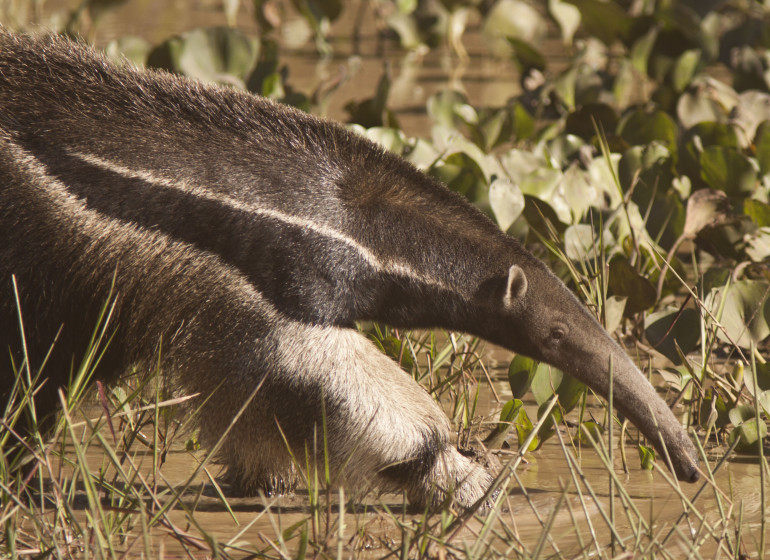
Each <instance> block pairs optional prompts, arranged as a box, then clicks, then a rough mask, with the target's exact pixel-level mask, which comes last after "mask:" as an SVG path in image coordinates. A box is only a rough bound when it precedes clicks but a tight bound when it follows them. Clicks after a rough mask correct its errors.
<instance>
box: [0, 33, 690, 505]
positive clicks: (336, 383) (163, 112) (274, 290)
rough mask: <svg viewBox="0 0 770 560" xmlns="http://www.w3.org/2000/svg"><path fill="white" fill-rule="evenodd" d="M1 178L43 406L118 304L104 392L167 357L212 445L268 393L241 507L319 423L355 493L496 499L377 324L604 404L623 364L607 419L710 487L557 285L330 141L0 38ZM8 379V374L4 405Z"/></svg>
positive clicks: (231, 454)
mask: <svg viewBox="0 0 770 560" xmlns="http://www.w3.org/2000/svg"><path fill="white" fill-rule="evenodd" d="M0 181H1V182H0V236H2V239H3V244H2V245H1V246H0V280H2V282H1V283H0V346H1V347H2V348H3V349H4V350H3V352H5V353H6V354H7V350H6V349H7V348H10V350H11V351H12V352H13V353H14V354H15V355H16V356H17V359H18V356H19V352H20V348H21V336H20V332H19V321H18V316H17V310H16V304H15V301H14V297H13V291H12V283H11V276H12V275H15V278H16V283H17V285H18V286H19V292H20V296H21V312H22V315H23V317H24V321H25V326H26V333H25V334H26V342H27V348H28V351H29V354H30V356H31V362H32V366H33V368H36V367H38V366H39V364H40V362H41V360H42V359H43V357H44V356H45V354H46V352H47V351H48V349H49V347H50V345H51V343H52V342H53V340H54V339H55V338H56V335H57V333H59V332H60V334H59V338H58V340H57V342H56V344H55V345H54V354H53V356H52V357H51V358H49V359H48V362H47V364H46V366H45V369H44V376H45V377H48V379H49V380H48V382H47V383H46V385H45V386H44V387H43V390H42V391H41V393H40V395H39V397H38V399H39V403H40V406H41V407H44V408H52V407H53V405H54V402H55V400H56V390H57V388H58V387H59V386H60V385H63V384H64V383H65V381H66V379H67V377H68V375H69V373H70V368H71V364H72V363H73V359H74V360H77V359H79V356H80V355H82V352H83V351H84V349H85V347H86V346H87V343H88V340H89V338H90V336H91V333H92V329H93V328H94V326H95V324H96V322H97V319H98V315H99V311H100V309H101V308H102V306H103V305H104V303H105V301H106V300H107V299H108V297H109V295H110V293H111V290H112V293H114V294H115V298H116V303H115V316H114V317H113V318H112V324H113V325H115V326H116V334H115V336H114V338H113V340H112V341H111V342H110V345H109V347H108V351H107V355H106V356H105V360H104V363H102V364H101V365H100V368H99V371H100V372H102V373H101V375H108V374H109V373H110V372H121V371H124V370H125V369H126V368H128V367H130V366H131V365H132V364H137V363H144V364H151V363H153V362H154V361H155V360H156V359H157V358H158V356H160V357H161V359H162V364H163V366H164V368H165V369H170V370H173V371H174V372H175V374H176V377H177V379H178V381H179V384H180V387H181V388H182V389H183V390H184V391H186V392H200V393H202V394H203V395H205V398H206V400H205V404H204V405H203V409H202V411H201V414H202V416H201V418H202V419H201V426H202V435H203V438H204V442H206V443H209V444H211V442H213V441H216V440H217V439H218V437H219V436H220V435H221V434H222V432H223V431H224V430H225V429H226V427H227V426H228V424H229V423H230V421H231V419H232V417H233V415H234V414H235V413H236V411H237V410H238V409H239V408H240V407H241V405H242V403H243V402H244V400H245V399H246V398H247V397H248V396H249V395H250V394H251V393H253V391H254V389H255V387H256V386H257V385H258V384H259V383H262V386H261V388H260V390H259V391H257V393H256V396H255V397H254V401H253V402H252V403H251V404H250V405H249V407H248V409H247V411H246V413H245V414H244V416H243V417H242V418H241V420H240V421H239V422H238V423H237V424H236V426H235V429H234V430H233V431H232V432H231V433H230V435H229V436H228V438H227V440H226V443H225V445H224V447H223V448H222V450H221V453H220V455H221V458H222V460H223V461H224V462H225V463H226V464H227V465H228V467H229V472H230V475H231V479H232V480H233V481H234V482H236V483H237V484H239V485H240V486H241V487H242V489H244V490H247V491H249V490H251V491H253V490H257V489H264V490H270V489H276V488H278V489H281V488H282V487H283V486H285V485H287V484H291V482H292V469H291V466H290V460H289V455H288V453H287V451H286V442H284V440H283V436H282V435H281V432H282V433H283V434H284V435H285V436H286V439H287V441H288V443H289V444H290V445H291V447H292V448H293V449H295V450H299V451H300V452H304V449H305V444H306V443H307V442H311V441H312V440H313V438H314V436H315V437H316V438H317V439H320V438H322V437H323V436H322V434H321V429H320V426H321V417H322V410H323V413H324V414H325V415H326V422H327V438H328V447H329V450H330V455H331V462H332V466H333V467H334V468H335V469H337V470H341V469H342V468H343V465H345V466H344V471H345V472H344V473H343V478H344V479H347V480H348V481H352V482H353V483H355V484H359V483H361V482H363V481H367V482H368V483H371V484H376V485H380V486H382V485H385V486H398V487H403V488H406V489H407V490H408V492H409V495H410V499H411V500H412V501H413V502H415V503H417V504H425V503H428V502H432V503H434V504H436V503H438V502H440V501H441V500H442V499H443V497H444V494H443V492H444V491H452V492H454V493H455V499H456V500H457V501H458V502H459V503H461V504H464V505H470V504H472V503H473V502H474V501H475V500H476V499H478V498H479V497H480V496H481V495H482V494H483V492H484V490H485V489H486V487H487V486H488V484H489V482H490V480H491V478H490V477H489V475H488V474H487V473H486V472H485V471H484V470H483V469H481V467H479V466H477V465H475V464H474V463H472V462H470V461H469V460H468V459H466V458H464V457H462V456H461V455H460V454H459V453H458V452H457V451H456V450H455V449H454V448H453V447H452V446H451V445H449V442H448V439H449V426H448V422H447V419H446V418H445V416H444V415H443V414H442V412H441V410H440V409H439V407H438V406H437V405H436V404H435V403H434V402H433V400H432V399H431V398H430V397H429V396H428V395H427V394H426V393H425V392H424V391H422V389H421V388H420V387H419V386H418V385H417V384H416V383H414V382H413V381H412V380H411V379H409V377H408V376H407V375H406V374H404V373H403V372H401V371H400V370H399V368H398V367H397V366H396V365H395V364H394V363H393V362H392V361H390V360H388V359H387V358H385V357H384V356H383V355H382V354H380V353H379V352H378V351H377V350H376V349H375V348H374V346H373V345H372V344H371V343H369V342H367V341H366V340H365V338H364V337H363V336H362V335H360V334H359V333H357V332H356V331H355V329H354V323H355V321H359V320H369V319H373V320H378V321H383V322H385V323H388V324H391V325H393V326H398V327H409V328H414V327H434V326H441V327H446V328H450V329H456V330H461V331H466V332H470V333H473V334H476V335H479V336H481V337H484V338H486V339H488V340H491V341H493V342H496V343H498V344H501V345H503V346H506V347H508V348H511V349H513V350H515V351H519V352H522V353H525V354H528V355H530V356H533V357H535V358H538V359H542V360H545V361H548V362H549V363H552V364H554V365H556V366H558V367H561V368H562V369H564V370H565V371H567V372H569V373H572V374H573V375H575V376H577V377H578V378H580V379H582V380H583V381H585V382H587V383H588V384H589V385H590V386H592V387H593V388H594V389H596V390H597V391H598V392H599V393H602V394H606V393H607V387H608V374H607V371H608V364H609V362H610V361H611V360H612V362H613V367H614V371H615V383H614V387H615V399H614V402H615V404H616V405H617V406H618V408H619V409H620V410H621V411H622V412H623V413H624V414H626V416H628V417H629V418H630V419H631V420H632V421H633V422H634V423H636V425H637V426H638V427H639V428H640V429H641V430H642V431H643V432H644V433H645V435H647V436H648V437H649V438H651V439H652V440H653V442H654V443H655V444H656V445H657V446H658V448H659V449H660V448H661V445H660V440H661V438H660V437H659V436H658V430H657V428H656V424H657V425H659V426H660V433H661V434H662V440H663V441H664V442H665V446H666V448H667V450H668V453H669V454H670V456H671V459H672V463H673V466H674V468H675V469H676V470H677V472H678V474H679V475H680V476H682V477H684V478H687V479H691V478H693V476H694V475H695V470H694V469H695V459H694V450H693V447H692V444H691V443H690V441H689V439H688V438H687V437H686V435H685V434H684V431H683V430H682V429H681V427H680V426H679V424H678V423H677V421H676V419H675V418H674V417H673V415H672V414H671V412H670V411H669V410H668V408H667V407H666V406H665V403H663V402H662V400H661V399H660V398H659V397H658V396H657V395H656V394H655V391H654V390H653V389H652V387H651V386H650V385H649V384H648V383H647V381H646V380H645V378H644V377H643V376H642V375H641V373H640V372H639V371H638V370H637V369H636V368H635V367H634V366H633V364H632V363H631V362H630V361H629V360H628V358H627V357H626V356H625V354H624V353H623V352H622V350H621V349H620V348H619V347H618V346H617V345H616V344H615V343H614V342H612V340H611V339H610V337H609V336H608V335H607V334H606V333H605V331H604V330H603V329H602V328H601V327H600V326H599V325H598V324H597V323H596V321H594V320H593V319H592V318H591V317H590V315H589V314H588V313H587V312H586V311H585V310H584V309H583V307H582V306H581V305H580V304H579V303H578V302H577V301H576V300H575V298H574V297H573V296H572V295H571V293H570V292H569V291H568V290H567V289H566V288H565V287H564V285H563V284H562V283H561V282H560V281H558V280H557V279H556V278H555V277H554V276H553V275H552V274H551V273H550V272H548V270H547V269H546V268H545V267H544V266H543V265H542V264H541V263H540V262H539V261H538V260H536V259H535V258H534V257H533V256H532V255H530V254H529V253H528V252H527V251H526V250H525V249H523V248H522V247H521V246H520V245H519V244H518V243H517V242H516V241H515V240H513V239H512V238H510V237H508V236H506V235H505V234H503V233H502V232H500V231H499V229H498V228H497V227H496V226H495V225H494V224H493V223H492V222H491V221H489V220H488V219H487V218H486V217H485V216H483V215H482V214H481V213H480V212H478V211H477V210H476V209H474V208H473V207H472V206H471V205H470V204H468V203H467V202H466V201H465V200H463V199H462V198H460V197H459V196H456V195H455V194H453V193H451V192H449V191H448V190H447V189H446V188H444V187H443V186H441V185H440V184H438V183H437V182H435V181H433V180H432V179H429V178H427V177H426V176H424V175H423V174H421V173H420V172H418V171H417V170H416V169H414V168H413V167H412V166H411V165H409V164H408V163H406V162H405V161H403V160H401V159H399V158H397V157H395V156H393V155H391V154H388V153H386V152H384V151H383V150H381V149H380V148H379V147H377V146H375V145H374V144H372V143H370V142H368V141H366V140H364V139H362V138H360V137H358V136H356V135H355V134H353V133H351V132H348V131H346V130H345V129H344V128H342V127H340V126H338V125H336V124H333V123H330V122H326V121H322V120H319V119H316V118H314V117H311V116H308V115H306V114H303V113H301V112H298V111H295V110H292V109H289V108H286V107H283V106H280V105H277V104H275V103H272V102H270V101H267V100H264V99H261V98H258V97H255V96H252V95H249V94H245V93H242V92H238V91H234V90H229V89H223V88H218V87H213V86H206V85H201V84H198V83H195V82H191V81H188V80H185V79H181V78H178V77H174V76H171V75H168V74H165V73H152V72H141V71H137V70H134V69H131V68H118V67H116V66H114V65H113V64H111V63H110V62H108V61H106V59H104V58H103V57H101V56H100V55H98V54H95V53H94V52H93V51H91V50H89V49H87V48H84V47H81V46H78V45H76V44H73V43H71V42H68V41H66V40H63V39H57V38H44V39H31V38H28V37H20V36H15V35H11V34H4V33H0ZM113 279H114V288H113V287H112V283H113ZM161 341H162V342H161ZM9 361H10V360H9V359H6V360H4V362H9ZM9 372H10V367H9V365H8V364H7V363H0V375H3V376H4V377H2V387H1V388H2V389H3V390H4V391H6V392H7V390H8V387H9V386H10V385H11V384H12V383H13V379H12V377H11V374H10V373H9ZM322 399H323V401H324V403H323V406H322V405H321V400H322ZM277 426H280V430H279V429H278V427H277ZM436 489H437V491H436ZM434 491H435V494H433V492H434ZM430 496H433V497H432V498H431V497H430Z"/></svg>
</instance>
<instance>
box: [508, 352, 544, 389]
mask: <svg viewBox="0 0 770 560" xmlns="http://www.w3.org/2000/svg"><path fill="white" fill-rule="evenodd" d="M537 367H538V362H536V361H535V360H533V359H532V358H528V357H527V356H519V355H517V356H516V357H514V358H513V360H511V365H510V366H508V383H509V385H510V386H511V392H512V393H513V397H514V398H516V399H520V398H522V397H523V396H524V395H525V394H526V393H527V391H529V387H530V385H531V384H532V378H533V377H534V376H535V372H536V371H537Z"/></svg>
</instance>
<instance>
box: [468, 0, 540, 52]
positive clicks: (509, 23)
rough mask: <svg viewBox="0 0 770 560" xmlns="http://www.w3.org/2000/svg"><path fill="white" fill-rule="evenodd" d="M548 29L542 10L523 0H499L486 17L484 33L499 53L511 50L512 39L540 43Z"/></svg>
mask: <svg viewBox="0 0 770 560" xmlns="http://www.w3.org/2000/svg"><path fill="white" fill-rule="evenodd" d="M546 31H547V24H546V22H545V20H544V19H543V16H542V15H540V12H538V11H537V10H536V9H534V8H533V7H532V6H530V5H529V4H528V3H527V2H523V1H522V0H498V1H497V2H495V4H494V5H493V6H492V8H491V9H490V10H489V12H487V14H486V16H485V17H484V24H483V35H484V37H485V38H486V39H487V40H488V41H489V42H490V43H491V46H492V50H493V51H495V52H497V53H498V54H502V53H504V52H506V51H509V50H510V44H511V43H510V42H509V41H510V39H515V40H519V41H523V42H525V43H529V44H530V45H533V44H538V43H539V42H540V40H541V39H542V38H543V37H545V34H546Z"/></svg>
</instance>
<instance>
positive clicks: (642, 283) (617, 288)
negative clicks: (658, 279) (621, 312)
mask: <svg viewBox="0 0 770 560" xmlns="http://www.w3.org/2000/svg"><path fill="white" fill-rule="evenodd" d="M608 288H609V292H610V295H614V296H621V297H626V298H628V300H627V301H626V310H625V314H626V317H632V316H633V315H636V314H637V313H639V312H640V311H644V310H645V309H649V308H650V307H652V306H653V305H654V304H655V300H656V299H657V296H658V293H657V291H656V290H655V287H654V286H653V285H652V284H651V283H650V281H649V280H648V279H647V278H644V277H643V276H642V275H640V274H639V273H638V272H637V271H636V270H635V269H634V268H633V267H631V265H630V264H628V262H627V261H626V259H625V257H623V256H621V255H618V256H616V257H613V258H612V260H610V277H609V282H608Z"/></svg>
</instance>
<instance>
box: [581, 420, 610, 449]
mask: <svg viewBox="0 0 770 560" xmlns="http://www.w3.org/2000/svg"><path fill="white" fill-rule="evenodd" d="M585 432H588V435H590V436H591V438H592V439H593V440H594V441H595V442H598V441H599V440H600V439H601V438H602V436H603V435H604V428H603V427H602V426H601V425H600V424H597V423H596V422H593V421H591V420H589V421H588V422H583V424H581V425H580V426H579V427H578V430H577V433H576V434H575V440H577V441H579V442H580V443H582V444H583V445H590V440H589V439H588V436H587V435H586V434H585Z"/></svg>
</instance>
